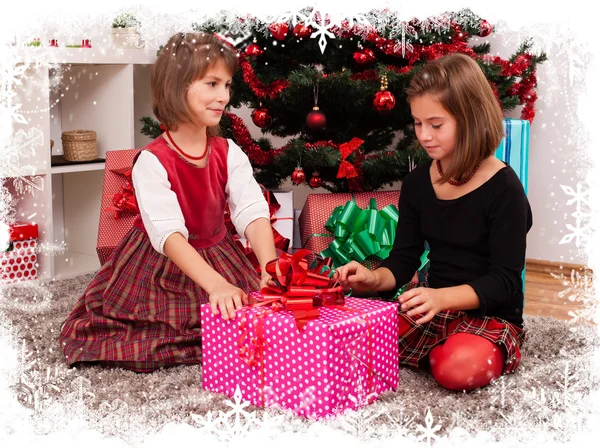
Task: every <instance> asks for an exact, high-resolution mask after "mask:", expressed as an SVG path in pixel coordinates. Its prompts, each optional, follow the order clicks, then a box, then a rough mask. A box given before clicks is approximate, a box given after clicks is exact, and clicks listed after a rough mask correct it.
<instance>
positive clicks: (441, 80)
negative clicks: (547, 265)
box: [406, 53, 504, 183]
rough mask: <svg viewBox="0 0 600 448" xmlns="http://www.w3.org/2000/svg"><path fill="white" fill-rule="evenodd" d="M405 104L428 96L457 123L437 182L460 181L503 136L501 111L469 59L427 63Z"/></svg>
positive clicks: (455, 55)
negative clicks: (448, 156)
mask: <svg viewBox="0 0 600 448" xmlns="http://www.w3.org/2000/svg"><path fill="white" fill-rule="evenodd" d="M406 93H407V96H408V101H409V102H410V100H411V99H412V98H415V97H417V96H421V95H425V94H430V95H434V96H435V98H436V99H437V100H438V101H439V102H440V103H441V104H442V106H443V107H444V108H445V109H446V110H447V111H448V112H449V113H450V114H451V115H452V116H453V117H454V119H455V120H456V148H455V150H454V158H453V161H452V163H451V165H450V166H449V167H448V168H447V169H446V170H445V172H444V175H443V176H442V178H441V179H440V180H439V182H441V183H444V182H447V181H448V180H449V179H455V180H457V181H461V180H462V179H463V178H465V177H466V176H468V175H469V174H470V173H471V172H472V171H473V170H474V169H475V167H476V166H477V164H478V163H479V162H481V161H482V160H484V159H485V158H487V157H489V156H490V155H492V154H494V152H495V151H496V149H497V148H498V145H500V142H501V140H502V137H503V136H504V129H503V126H502V118H503V115H502V109H501V108H500V105H499V103H498V100H497V99H496V97H495V96H494V92H493V90H492V87H491V86H490V83H489V82H488V80H487V78H486V77H485V75H484V74H483V71H482V70H481V67H479V65H478V64H477V62H475V61H474V60H473V59H472V58H470V57H469V56H466V55H464V54H460V53H452V54H449V55H446V56H444V57H441V58H439V59H437V60H434V61H430V62H428V63H427V64H425V65H424V66H423V68H422V69H421V70H420V71H419V72H418V73H416V74H415V75H414V77H413V78H412V80H411V82H410V85H409V87H408V89H407V90H406Z"/></svg>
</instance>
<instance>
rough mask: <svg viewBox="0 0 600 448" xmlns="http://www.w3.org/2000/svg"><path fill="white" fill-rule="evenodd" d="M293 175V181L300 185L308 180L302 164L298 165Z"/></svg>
mask: <svg viewBox="0 0 600 448" xmlns="http://www.w3.org/2000/svg"><path fill="white" fill-rule="evenodd" d="M291 177H292V182H294V183H295V184H296V185H299V184H301V183H302V182H304V181H305V180H306V175H305V174H304V170H303V169H302V167H301V166H297V167H296V169H295V170H294V172H293V173H292V176H291Z"/></svg>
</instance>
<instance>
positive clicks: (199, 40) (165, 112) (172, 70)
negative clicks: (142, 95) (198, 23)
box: [150, 33, 238, 137]
mask: <svg viewBox="0 0 600 448" xmlns="http://www.w3.org/2000/svg"><path fill="white" fill-rule="evenodd" d="M218 60H222V61H224V62H225V66H226V67H227V69H228V70H229V72H230V74H231V75H232V76H233V74H234V73H235V71H236V70H237V68H238V60H237V55H236V53H235V51H234V50H232V49H231V48H230V47H228V46H227V45H226V44H225V43H223V42H221V41H220V40H219V39H218V38H217V37H215V36H214V35H212V34H207V33H177V34H174V35H173V36H171V38H170V39H169V41H168V42H167V44H166V45H165V46H164V47H163V48H162V49H161V50H160V53H159V55H158V57H157V58H156V61H155V62H154V65H153V67H152V75H151V79H150V85H151V88H152V111H153V112H154V116H155V117H156V118H157V119H158V120H159V121H160V122H161V123H162V124H163V125H164V126H165V127H166V128H167V129H168V130H169V131H175V130H177V128H178V125H179V123H185V122H191V121H192V120H193V118H192V114H191V112H190V110H189V108H188V104H187V101H186V93H187V91H188V89H189V87H190V85H191V84H192V83H193V82H194V81H196V80H197V79H200V78H202V77H203V76H204V75H205V73H206V71H207V70H208V68H209V67H210V66H211V65H212V64H215V63H216V62H217V61H218ZM206 132H207V135H208V136H209V137H212V136H215V135H219V132H220V128H219V126H218V125H217V126H209V127H208V128H207V131H206Z"/></svg>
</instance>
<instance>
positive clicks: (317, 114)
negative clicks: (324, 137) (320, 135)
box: [306, 106, 327, 131]
mask: <svg viewBox="0 0 600 448" xmlns="http://www.w3.org/2000/svg"><path fill="white" fill-rule="evenodd" d="M326 124H327V117H326V116H325V114H324V113H323V112H321V111H320V110H319V106H314V107H313V110H312V111H310V112H309V113H308V115H307V116H306V126H308V127H309V128H310V129H312V130H313V131H322V130H323V129H324V128H325V125H326Z"/></svg>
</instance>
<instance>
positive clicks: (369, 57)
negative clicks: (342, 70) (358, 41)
mask: <svg viewBox="0 0 600 448" xmlns="http://www.w3.org/2000/svg"><path fill="white" fill-rule="evenodd" d="M352 57H353V58H354V61H356V63H357V64H358V65H369V64H371V63H372V62H375V53H373V50H371V49H370V48H367V49H365V50H364V51H357V52H356V53H354V55H353V56H352Z"/></svg>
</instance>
